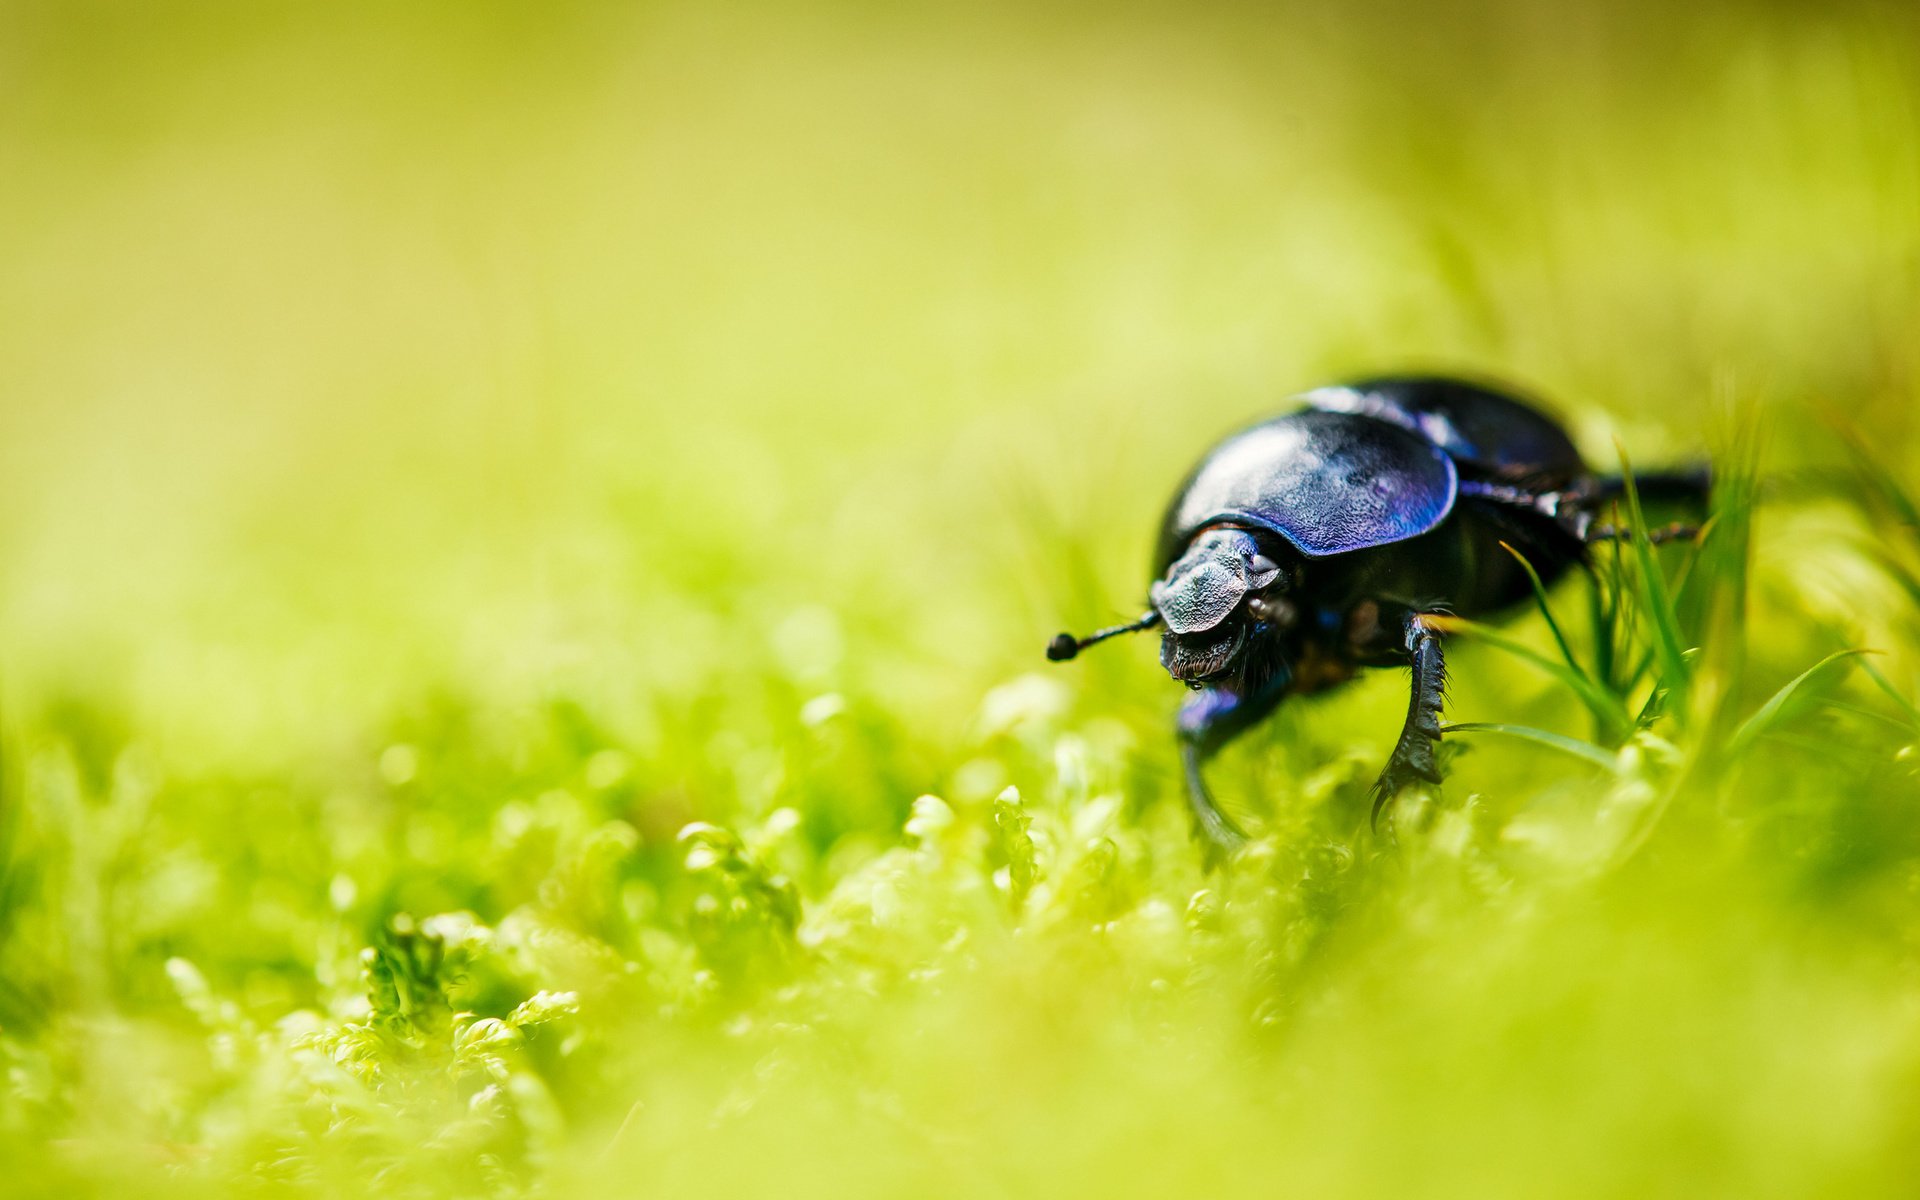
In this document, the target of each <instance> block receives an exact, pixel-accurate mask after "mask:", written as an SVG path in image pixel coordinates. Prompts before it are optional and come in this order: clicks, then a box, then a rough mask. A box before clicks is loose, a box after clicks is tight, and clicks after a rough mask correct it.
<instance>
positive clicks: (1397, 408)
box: [1303, 376, 1587, 489]
mask: <svg viewBox="0 0 1920 1200" xmlns="http://www.w3.org/2000/svg"><path fill="white" fill-rule="evenodd" d="M1303 399H1305V400H1306V402H1307V403H1308V404H1310V405H1312V406H1313V407H1315V408H1317V409H1320V410H1322V411H1324V412H1342V413H1356V414H1358V415H1360V416H1366V417H1374V418H1377V419H1379V420H1382V421H1387V422H1390V423H1392V424H1395V425H1398V426H1400V427H1401V428H1402V429H1405V430H1408V431H1410V432H1412V433H1416V434H1418V435H1419V436H1421V437H1423V438H1425V439H1426V440H1427V441H1430V442H1432V443H1433V444H1434V445H1436V446H1438V447H1440V448H1441V449H1442V450H1444V451H1446V452H1447V454H1448V455H1449V456H1451V457H1452V458H1453V459H1454V460H1455V461H1456V462H1458V463H1460V464H1461V465H1463V466H1466V467H1468V468H1471V469H1473V471H1474V472H1475V473H1478V474H1483V475H1488V476H1493V477H1507V478H1516V477H1525V478H1526V479H1527V480H1529V481H1530V482H1531V483H1533V484H1534V485H1535V486H1537V487H1540V488H1542V489H1545V488H1550V487H1555V486H1562V485H1564V484H1565V483H1567V482H1568V481H1569V480H1572V479H1573V478H1575V477H1577V476H1580V475H1584V474H1586V472H1587V465H1586V463H1585V462H1583V461H1582V460H1581V458H1580V451H1579V450H1577V449H1575V448H1574V445H1573V442H1572V440H1571V439H1569V438H1568V437H1567V434H1566V431H1565V430H1564V429H1562V428H1560V426H1559V425H1558V424H1556V423H1555V422H1554V421H1553V420H1552V418H1550V417H1548V416H1547V415H1546V414H1545V413H1542V412H1540V411H1539V410H1538V409H1535V408H1533V407H1531V406H1529V405H1526V404H1522V403H1521V402H1520V401H1518V400H1515V399H1513V398H1512V397H1511V396H1505V395H1502V394H1501V393H1499V392H1495V391H1491V390H1489V389H1487V388H1483V387H1477V386H1475V385H1474V384H1471V383H1463V382H1461V381H1460V380H1457V379H1440V378H1431V377H1420V376H1416V377H1412V378H1404V377H1392V378H1386V379H1368V380H1362V381H1360V382H1358V383H1349V384H1345V385H1343V386H1340V387H1324V388H1318V389H1315V390H1314V391H1311V392H1308V393H1307V394H1306V395H1305V396H1304V397H1303Z"/></svg>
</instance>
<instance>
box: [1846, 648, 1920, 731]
mask: <svg viewBox="0 0 1920 1200" xmlns="http://www.w3.org/2000/svg"><path fill="white" fill-rule="evenodd" d="M1860 669H1861V670H1862V671H1865V672H1866V674H1867V678H1868V679H1871V680H1873V682H1874V684H1875V685H1876V686H1878V687H1879V689H1880V690H1881V691H1883V692H1885V693H1886V694H1887V696H1888V697H1889V698H1890V699H1892V701H1893V702H1894V703H1895V704H1897V705H1899V706H1900V711H1901V712H1904V713H1906V714H1907V720H1908V721H1910V722H1911V723H1912V724H1913V727H1914V728H1915V729H1920V708H1916V707H1915V706H1914V703H1913V701H1911V700H1909V699H1907V698H1906V697H1905V696H1904V695H1902V694H1901V693H1900V689H1899V688H1896V687H1894V686H1893V683H1892V681H1891V680H1889V679H1888V678H1887V677H1886V676H1885V675H1883V674H1881V673H1880V668H1879V667H1876V666H1874V665H1873V664H1872V663H1871V662H1869V661H1868V660H1866V659H1864V658H1863V659H1861V660H1860Z"/></svg>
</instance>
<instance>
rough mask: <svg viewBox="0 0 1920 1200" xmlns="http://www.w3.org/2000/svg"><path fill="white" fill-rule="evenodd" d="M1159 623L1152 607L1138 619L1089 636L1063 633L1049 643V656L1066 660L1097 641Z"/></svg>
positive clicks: (1156, 612)
mask: <svg viewBox="0 0 1920 1200" xmlns="http://www.w3.org/2000/svg"><path fill="white" fill-rule="evenodd" d="M1159 623H1160V613H1159V612H1158V611H1157V610H1155V609H1151V608H1150V609H1148V610H1147V611H1146V614H1145V615H1144V616H1142V617H1141V618H1140V619H1139V620H1138V621H1132V622H1129V623H1128V624H1125V625H1115V626H1114V627H1113V628H1112V629H1102V630H1101V631H1100V632H1099V633H1096V634H1092V635H1090V636H1087V637H1083V638H1077V637H1074V636H1073V635H1072V634H1070V633H1063V634H1061V635H1060V636H1058V637H1056V638H1054V639H1053V640H1052V641H1050V642H1048V643H1047V657H1048V658H1049V659H1051V660H1052V661H1054V662H1065V661H1067V660H1068V659H1070V658H1072V657H1074V656H1075V655H1077V654H1079V653H1080V652H1081V651H1082V650H1085V649H1086V648H1087V647H1088V646H1091V645H1093V644H1095V643H1096V642H1104V641H1106V640H1107V639H1108V638H1110V637H1118V636H1120V635H1121V634H1123V633H1138V632H1139V631H1140V630H1142V629H1151V628H1153V627H1154V626H1155V625H1158V624H1159Z"/></svg>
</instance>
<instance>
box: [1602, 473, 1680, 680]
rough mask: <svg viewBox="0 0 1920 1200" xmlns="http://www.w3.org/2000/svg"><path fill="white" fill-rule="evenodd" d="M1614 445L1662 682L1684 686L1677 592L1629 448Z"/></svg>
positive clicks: (1642, 592) (1635, 560)
mask: <svg viewBox="0 0 1920 1200" xmlns="http://www.w3.org/2000/svg"><path fill="white" fill-rule="evenodd" d="M1614 445H1615V447H1616V448H1617V449H1618V450H1619V452H1620V477H1621V486H1622V487H1623V488H1624V489H1625V492H1626V497H1627V514H1628V527H1629V529H1630V530H1631V531H1632V535H1633V536H1632V541H1633V557H1634V562H1635V564H1636V565H1637V566H1638V568H1639V576H1640V578H1639V584H1640V594H1641V599H1642V601H1643V602H1644V603H1645V605H1646V609H1647V616H1648V618H1649V620H1650V621H1651V623H1652V625H1653V635H1654V649H1655V651H1656V652H1657V653H1658V655H1659V659H1660V674H1661V676H1662V678H1661V681H1660V682H1661V683H1662V684H1664V685H1665V687H1666V690H1668V691H1670V692H1671V691H1676V690H1684V689H1685V687H1686V683H1687V679H1688V668H1687V660H1686V647H1685V646H1683V645H1681V642H1680V618H1679V615H1678V614H1677V613H1676V612H1675V611H1674V607H1673V596H1672V595H1671V593H1669V592H1668V590H1667V580H1666V577H1665V576H1664V575H1662V574H1661V573H1660V562H1659V560H1658V559H1657V558H1655V557H1654V553H1653V542H1652V541H1651V540H1649V539H1648V537H1647V518H1646V514H1645V513H1644V512H1643V511H1641V508H1640V490H1639V488H1637V487H1635V486H1634V482H1633V464H1632V463H1631V462H1630V461H1628V459H1627V448H1626V446H1625V445H1622V444H1621V443H1619V442H1618V441H1616V442H1615V443H1614ZM1668 711H1670V712H1673V713H1675V714H1676V715H1677V716H1681V717H1684V716H1685V713H1686V706H1685V705H1674V706H1670V707H1669V709H1668Z"/></svg>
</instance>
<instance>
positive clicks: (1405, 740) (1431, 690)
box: [1373, 612, 1447, 822]
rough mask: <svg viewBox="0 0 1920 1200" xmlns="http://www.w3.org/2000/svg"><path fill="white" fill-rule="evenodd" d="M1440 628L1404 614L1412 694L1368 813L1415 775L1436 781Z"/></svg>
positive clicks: (1442, 665)
mask: <svg viewBox="0 0 1920 1200" xmlns="http://www.w3.org/2000/svg"><path fill="white" fill-rule="evenodd" d="M1440 640H1441V638H1440V631H1439V629H1438V628H1437V626H1436V625H1435V623H1434V622H1433V620H1432V618H1431V617H1429V616H1428V615H1427V614H1424V613H1417V612H1416V613H1409V614H1407V620H1406V651H1407V665H1408V667H1409V668H1411V670H1412V672H1413V697H1412V699H1411V700H1410V701H1409V702H1408V704H1407V723H1406V724H1405V725H1404V726H1403V727H1402V728H1401V730H1400V740H1399V742H1397V743H1395V745H1394V747H1393V754H1392V756H1390V757H1389V758H1388V759H1387V766H1386V769H1385V770H1383V771H1381V772H1380V782H1379V783H1378V784H1376V785H1375V786H1374V793H1373V819H1374V820H1375V821H1376V822H1377V821H1378V820H1379V819H1380V809H1381V808H1382V807H1383V806H1385V804H1386V803H1387V801H1388V800H1391V799H1392V798H1393V797H1394V796H1397V795H1399V794H1400V792H1402V791H1404V790H1405V789H1407V788H1409V787H1411V786H1413V784H1414V782H1415V781H1416V780H1424V781H1426V782H1427V783H1434V784H1437V783H1439V782H1440V765H1439V763H1438V761H1437V760H1436V752H1437V751H1438V749H1439V746H1440V710H1441V709H1442V708H1443V707H1444V706H1445V704H1446V690H1447V661H1446V657H1445V655H1444V654H1443V653H1442V651H1441V648H1440Z"/></svg>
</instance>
